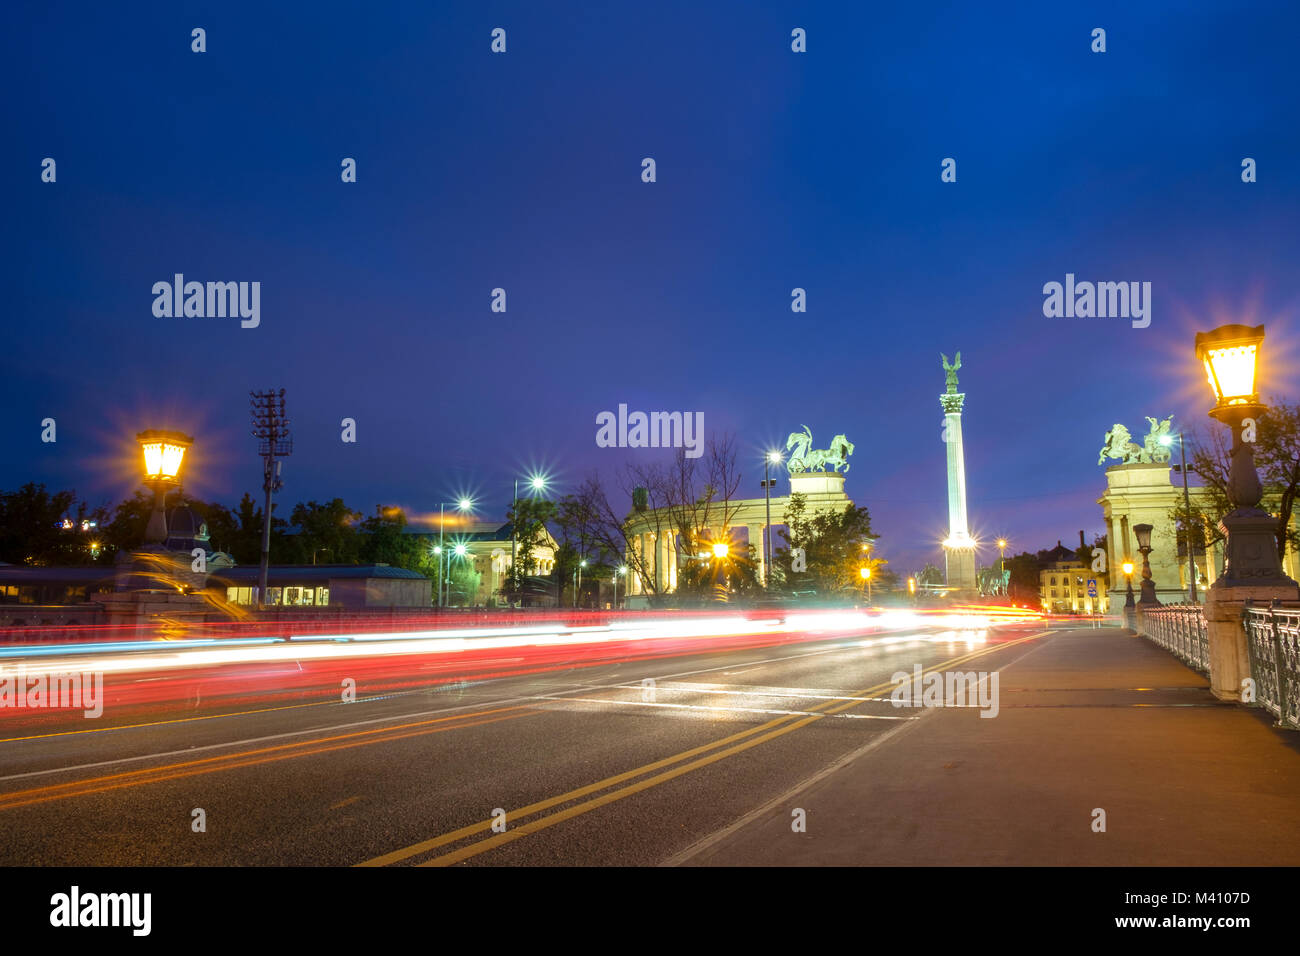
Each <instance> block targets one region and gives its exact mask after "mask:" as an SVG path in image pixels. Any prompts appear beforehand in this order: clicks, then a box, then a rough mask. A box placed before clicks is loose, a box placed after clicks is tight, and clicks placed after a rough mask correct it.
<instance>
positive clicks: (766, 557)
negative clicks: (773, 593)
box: [763, 451, 781, 588]
mask: <svg viewBox="0 0 1300 956" xmlns="http://www.w3.org/2000/svg"><path fill="white" fill-rule="evenodd" d="M780 461H781V453H780V452H779V451H769V452H768V453H767V455H765V456H764V458H763V500H764V504H765V505H766V507H767V526H766V528H765V529H764V530H765V532H766V536H765V537H764V538H763V587H765V588H766V587H770V586H771V584H772V486H773V485H775V484H776V479H775V478H770V477H768V469H769V468H770V467H771V466H772V465H775V464H777V463H778V462H780Z"/></svg>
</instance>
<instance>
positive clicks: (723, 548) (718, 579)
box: [713, 541, 731, 604]
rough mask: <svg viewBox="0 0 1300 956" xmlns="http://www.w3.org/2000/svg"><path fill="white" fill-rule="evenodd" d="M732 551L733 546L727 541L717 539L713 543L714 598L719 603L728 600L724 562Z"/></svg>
mask: <svg viewBox="0 0 1300 956" xmlns="http://www.w3.org/2000/svg"><path fill="white" fill-rule="evenodd" d="M730 553H731V546H730V545H728V544H727V542H725V541H717V542H715V543H714V545H713V558H714V566H713V599H714V600H715V601H717V602H719V603H722V604H725V603H726V601H727V585H726V576H725V569H724V567H723V564H724V563H725V562H726V560H727V555H728V554H730Z"/></svg>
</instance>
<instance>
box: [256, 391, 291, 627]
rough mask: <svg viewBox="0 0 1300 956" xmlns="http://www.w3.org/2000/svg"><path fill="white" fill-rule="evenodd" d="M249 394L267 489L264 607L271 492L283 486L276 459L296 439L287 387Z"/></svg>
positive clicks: (260, 591) (261, 581) (260, 588)
mask: <svg viewBox="0 0 1300 956" xmlns="http://www.w3.org/2000/svg"><path fill="white" fill-rule="evenodd" d="M248 394H249V396H250V398H249V400H248V404H249V406H250V411H251V413H252V416H253V437H254V438H256V439H257V453H258V454H259V455H261V456H262V490H263V491H265V492H266V505H265V510H264V511H263V512H262V564H261V567H260V569H259V571H258V573H257V606H258V607H259V608H263V607H266V576H267V568H268V567H269V566H270V562H271V493H272V492H273V491H279V490H280V488H281V487H283V485H284V483H283V482H282V481H281V480H280V462H278V461H276V459H277V458H286V457H288V456H289V455H291V454H293V440H292V439H291V438H290V437H289V419H287V418H285V415H284V389H280V390H279V391H278V392H276V391H272V390H270V389H267V390H265V391H261V392H249V393H248Z"/></svg>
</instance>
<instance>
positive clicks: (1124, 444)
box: [1097, 424, 1145, 465]
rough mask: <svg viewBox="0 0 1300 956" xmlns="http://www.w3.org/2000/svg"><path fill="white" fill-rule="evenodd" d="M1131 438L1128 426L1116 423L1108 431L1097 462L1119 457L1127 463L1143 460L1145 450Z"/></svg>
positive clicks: (1100, 462)
mask: <svg viewBox="0 0 1300 956" xmlns="http://www.w3.org/2000/svg"><path fill="white" fill-rule="evenodd" d="M1131 438H1132V436H1131V435H1130V434H1129V431H1128V429H1127V428H1125V427H1124V426H1123V425H1120V424H1116V425H1115V426H1114V427H1113V428H1111V430H1110V431H1108V432H1106V444H1105V445H1104V446H1102V449H1101V455H1100V456H1099V457H1098V458H1097V464H1099V465H1100V464H1104V463H1105V461H1106V459H1107V458H1119V459H1120V460H1121V461H1122V462H1123V463H1124V464H1126V465H1131V464H1134V463H1135V462H1139V461H1141V460H1142V458H1143V456H1144V455H1145V450H1144V449H1143V448H1142V446H1141V445H1139V444H1137V443H1136V442H1134V441H1132V440H1131Z"/></svg>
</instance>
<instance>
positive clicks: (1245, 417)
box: [1196, 325, 1296, 594]
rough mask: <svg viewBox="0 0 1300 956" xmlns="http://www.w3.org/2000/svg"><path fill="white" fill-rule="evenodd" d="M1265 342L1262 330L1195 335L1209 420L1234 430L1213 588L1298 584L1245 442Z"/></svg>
mask: <svg viewBox="0 0 1300 956" xmlns="http://www.w3.org/2000/svg"><path fill="white" fill-rule="evenodd" d="M1263 344H1264V326H1262V325H1257V326H1254V327H1253V328H1252V327H1250V326H1245V325H1224V326H1221V327H1220V328H1217V329H1214V330H1213V331H1211V332H1198V333H1197V334H1196V357H1197V358H1199V359H1200V360H1201V362H1202V364H1203V365H1204V366H1205V371H1206V376H1207V377H1208V379H1209V382H1210V387H1211V388H1212V389H1213V390H1214V398H1215V405H1214V407H1213V408H1212V409H1210V417H1211V418H1216V419H1218V420H1219V421H1221V422H1223V423H1224V424H1225V425H1227V426H1228V427H1229V428H1231V429H1232V449H1231V452H1230V455H1231V457H1232V464H1231V465H1230V466H1229V468H1228V499H1229V501H1231V502H1232V504H1233V506H1234V507H1233V510H1232V511H1231V512H1229V513H1228V514H1226V515H1224V516H1223V517H1222V518H1221V519H1220V521H1219V528H1220V530H1221V531H1222V532H1223V536H1224V558H1223V574H1222V575H1220V576H1219V578H1218V580H1216V581H1215V584H1214V587H1213V588H1211V589H1210V591H1211V594H1213V593H1214V592H1215V590H1216V589H1217V588H1234V587H1252V588H1258V587H1284V588H1286V589H1287V590H1288V591H1291V590H1294V589H1295V587H1296V583H1295V582H1294V581H1292V580H1291V579H1290V578H1288V577H1287V576H1286V575H1285V574H1284V573H1283V572H1282V563H1281V561H1280V559H1279V558H1278V553H1277V535H1276V531H1277V521H1276V519H1274V518H1273V516H1272V515H1270V514H1269V513H1268V512H1267V511H1264V510H1263V509H1261V508H1260V507H1259V501H1260V499H1261V498H1262V497H1263V496H1264V489H1263V487H1262V486H1261V485H1260V483H1259V475H1258V474H1257V473H1256V472H1255V456H1254V452H1253V451H1252V449H1251V447H1250V446H1251V444H1252V442H1253V440H1254V434H1253V428H1252V430H1251V431H1252V434H1251V436H1250V440H1247V439H1246V438H1245V432H1246V423H1247V422H1251V423H1252V424H1253V423H1254V420H1255V419H1256V418H1257V417H1258V416H1259V415H1260V414H1261V413H1262V412H1263V411H1264V406H1263V405H1262V404H1260V401H1259V392H1258V386H1257V379H1258V376H1257V374H1256V372H1257V367H1258V362H1259V355H1260V352H1261V351H1262V348H1263Z"/></svg>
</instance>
